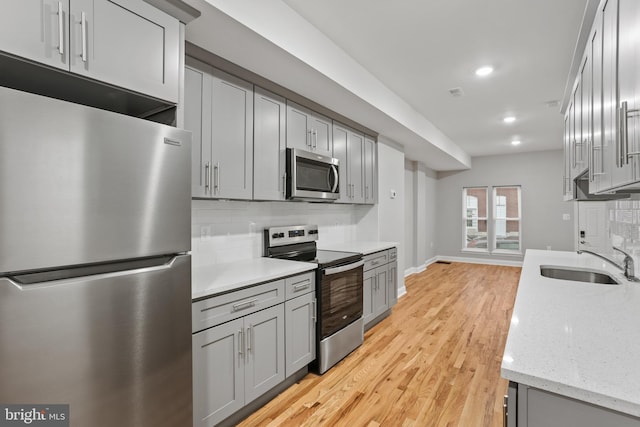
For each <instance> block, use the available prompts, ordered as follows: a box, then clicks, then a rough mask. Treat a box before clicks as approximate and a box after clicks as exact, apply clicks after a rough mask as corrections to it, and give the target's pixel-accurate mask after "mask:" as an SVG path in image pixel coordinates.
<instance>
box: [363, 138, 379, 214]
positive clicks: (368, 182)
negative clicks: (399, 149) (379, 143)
mask: <svg viewBox="0 0 640 427" xmlns="http://www.w3.org/2000/svg"><path fill="white" fill-rule="evenodd" d="M363 166H364V202H365V203H367V204H374V203H375V202H376V178H377V174H376V142H375V141H374V140H373V139H372V138H370V137H368V136H365V137H364V165H363Z"/></svg>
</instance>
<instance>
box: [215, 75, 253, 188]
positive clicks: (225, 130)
mask: <svg viewBox="0 0 640 427" xmlns="http://www.w3.org/2000/svg"><path fill="white" fill-rule="evenodd" d="M211 110H212V111H211V129H212V130H211V159H212V164H213V168H212V173H213V176H212V178H213V184H212V187H213V197H217V198H224V199H248V200H250V199H251V196H252V186H253V86H252V85H251V84H250V83H248V82H246V81H244V80H241V79H238V78H237V77H234V76H231V75H229V74H226V73H223V72H222V71H220V70H215V69H214V71H213V80H212V108H211Z"/></svg>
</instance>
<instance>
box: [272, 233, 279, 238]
mask: <svg viewBox="0 0 640 427" xmlns="http://www.w3.org/2000/svg"><path fill="white" fill-rule="evenodd" d="M278 237H280V234H278V233H273V234H272V235H271V238H272V239H277V238H278Z"/></svg>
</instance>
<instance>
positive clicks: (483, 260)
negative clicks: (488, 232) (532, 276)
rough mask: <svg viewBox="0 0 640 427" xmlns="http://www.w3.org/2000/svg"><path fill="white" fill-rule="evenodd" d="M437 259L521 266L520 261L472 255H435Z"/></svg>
mask: <svg viewBox="0 0 640 427" xmlns="http://www.w3.org/2000/svg"><path fill="white" fill-rule="evenodd" d="M437 258H438V261H448V262H465V263H469V264H486V265H503V266H506V267H522V261H510V260H508V259H489V258H473V257H455V256H442V255H438V256H437Z"/></svg>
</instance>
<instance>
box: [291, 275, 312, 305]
mask: <svg viewBox="0 0 640 427" xmlns="http://www.w3.org/2000/svg"><path fill="white" fill-rule="evenodd" d="M284 287H285V291H284V292H285V298H286V299H287V300H290V299H291V298H295V297H297V296H299V295H304V294H308V293H309V292H312V291H315V289H316V272H315V271H311V272H309V273H306V274H300V275H298V276H293V277H288V278H286V279H284Z"/></svg>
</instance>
